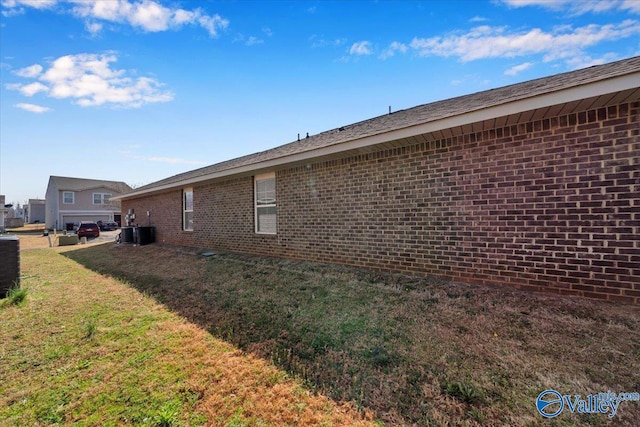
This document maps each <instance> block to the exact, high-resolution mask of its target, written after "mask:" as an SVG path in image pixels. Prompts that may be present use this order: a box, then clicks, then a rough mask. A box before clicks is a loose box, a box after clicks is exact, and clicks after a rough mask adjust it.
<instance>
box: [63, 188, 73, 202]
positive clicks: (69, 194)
mask: <svg viewBox="0 0 640 427" xmlns="http://www.w3.org/2000/svg"><path fill="white" fill-rule="evenodd" d="M73 196H74V192H73V191H63V192H62V203H64V204H65V205H72V204H73V203H74V197H73Z"/></svg>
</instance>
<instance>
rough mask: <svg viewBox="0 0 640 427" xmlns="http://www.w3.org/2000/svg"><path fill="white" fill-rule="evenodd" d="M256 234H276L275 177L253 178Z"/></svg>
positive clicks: (271, 175)
mask: <svg viewBox="0 0 640 427" xmlns="http://www.w3.org/2000/svg"><path fill="white" fill-rule="evenodd" d="M255 201H256V233H262V234H276V231H277V224H276V220H277V208H276V175H275V173H270V174H265V175H258V176H256V177H255Z"/></svg>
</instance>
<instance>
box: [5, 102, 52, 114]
mask: <svg viewBox="0 0 640 427" xmlns="http://www.w3.org/2000/svg"><path fill="white" fill-rule="evenodd" d="M14 107H16V108H20V109H22V110H25V111H29V112H30V113H46V112H47V111H51V108H48V107H42V106H40V105H35V104H24V103H20V104H16V105H14Z"/></svg>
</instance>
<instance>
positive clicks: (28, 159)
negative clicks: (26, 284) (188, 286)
mask: <svg viewBox="0 0 640 427" xmlns="http://www.w3.org/2000/svg"><path fill="white" fill-rule="evenodd" d="M0 5H1V6H0V11H1V15H0V20H1V21H0V72H1V74H0V98H1V99H0V194H4V195H6V196H7V201H8V202H18V203H22V202H24V201H26V200H27V199H29V198H44V195H45V191H46V186H47V182H48V178H49V176H50V175H61V176H70V177H81V178H92V179H108V180H121V181H125V182H127V183H128V184H130V185H132V186H140V185H143V184H148V183H151V182H153V181H156V180H159V179H162V178H166V177H168V176H171V175H174V174H177V173H180V172H184V171H187V170H191V169H195V168H198V167H201V166H206V165H210V164H214V163H218V162H221V161H224V160H228V159H231V158H235V157H239V156H242V155H245V154H251V153H254V152H257V151H261V150H264V149H268V148H272V147H275V146H278V145H282V144H286V143H288V142H291V141H294V140H295V139H297V135H298V133H300V134H301V135H305V134H306V133H307V132H309V133H310V134H315V133H319V132H322V131H325V130H329V129H333V128H337V127H340V126H342V125H347V124H351V123H354V122H357V121H360V120H365V119H368V118H371V117H375V116H379V115H382V114H385V113H386V112H387V111H388V108H389V106H391V108H392V109H393V110H399V109H404V108H410V107H413V106H416V105H420V104H424V103H428V102H431V101H436V100H441V99H447V98H450V97H453V96H458V95H463V94H468V93H474V92H478V91H482V90H487V89H491V88H495V87H500V86H504V85H508V84H512V83H517V82H521V81H525V80H530V79H533V78H537V77H542V76H548V75H552V74H556V73H560V72H565V71H570V70H574V69H577V68H582V67H586V66H590V65H594V64H601V63H605V62H611V61H615V60H618V59H622V58H628V57H631V56H636V55H639V54H640V0H583V1H573V0H557V1H554V2H549V1H544V0H494V1H364V0H362V1H242V0H237V1H224V0H222V1H163V0H143V1H140V0H119V1H116V0H94V1H89V0H81V1H78V0H0Z"/></svg>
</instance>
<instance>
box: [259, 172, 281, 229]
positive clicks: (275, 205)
mask: <svg viewBox="0 0 640 427" xmlns="http://www.w3.org/2000/svg"><path fill="white" fill-rule="evenodd" d="M270 179H273V183H274V192H276V194H275V197H274V203H270V204H263V205H260V206H258V182H259V181H267V180H270ZM275 183H276V173H275V172H268V173H263V174H260V175H255V176H254V177H253V222H254V232H255V233H256V234H263V235H271V236H275V235H277V234H278V195H277V191H276V188H275ZM260 208H276V224H275V231H259V230H258V209H260Z"/></svg>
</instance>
